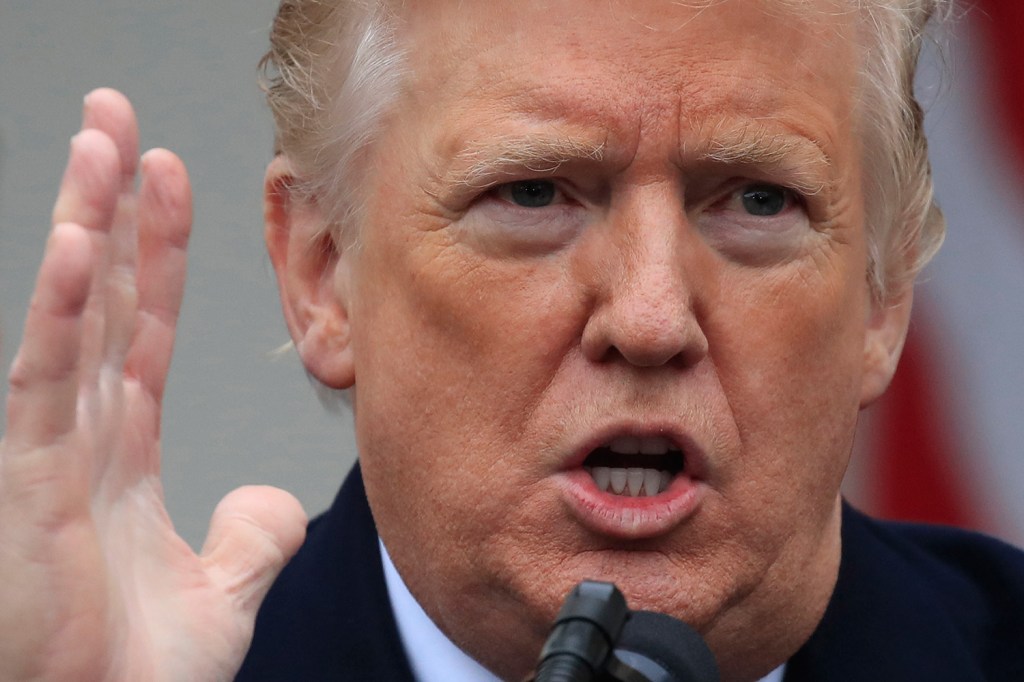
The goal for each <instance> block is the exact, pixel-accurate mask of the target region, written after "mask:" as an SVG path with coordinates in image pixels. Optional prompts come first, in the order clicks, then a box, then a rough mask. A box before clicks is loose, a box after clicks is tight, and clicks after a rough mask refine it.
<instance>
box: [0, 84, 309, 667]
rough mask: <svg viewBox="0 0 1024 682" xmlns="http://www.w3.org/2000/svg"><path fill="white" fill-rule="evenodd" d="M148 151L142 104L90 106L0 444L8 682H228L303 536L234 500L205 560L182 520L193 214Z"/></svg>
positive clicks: (295, 527) (295, 521) (265, 501)
mask: <svg viewBox="0 0 1024 682" xmlns="http://www.w3.org/2000/svg"><path fill="white" fill-rule="evenodd" d="M137 154H138V134H137V127H136V122H135V116H134V114H133V112H132V109H131V106H130V104H129V103H128V101H127V100H126V99H125V98H124V97H123V96H122V95H120V94H119V93H116V92H114V91H112V90H97V91H95V92H93V93H91V94H90V95H89V96H88V97H87V98H86V104H85V111H84V116H83V129H82V131H81V132H80V133H79V134H78V135H76V136H75V138H74V139H73V140H72V144H71V156H70V159H69V161H68V166H67V170H66V171H65V175H64V179H63V182H62V184H61V189H60V195H59V198H58V199H57V203H56V206H55V208H54V214H53V224H54V226H53V231H52V233H51V234H50V237H49V240H48V242H47V245H46V254H45V256H44V258H43V263H42V266H41V268H40V271H39V277H38V280H37V283H36V290H35V293H34V295H33V298H32V302H31V305H30V309H29V312H28V317H27V319H26V323H25V336H24V339H23V341H22V344H21V347H20V349H19V352H18V354H17V357H16V359H15V361H14V364H13V366H12V369H11V375H10V391H9V397H8V404H7V429H6V435H5V438H4V440H3V442H0V680H4V681H5V682H14V681H17V680H54V681H56V680H61V681H68V680H76V681H88V682H92V681H94V680H119V681H120V680H125V681H127V680H131V681H146V682H157V681H161V680H181V681H189V682H206V681H208V680H210V681H212V680H230V679H232V678H233V676H234V674H235V671H236V670H237V668H238V666H239V665H240V663H241V660H242V657H243V656H244V654H245V651H246V649H247V648H248V645H249V641H250V638H251V632H252V624H253V620H254V618H255V615H256V609H257V608H258V606H259V603H260V601H261V600H262V598H263V596H264V594H265V593H266V590H267V589H268V588H269V586H270V583H271V582H272V581H273V579H274V577H276V575H277V573H278V572H279V571H280V569H281V568H282V567H283V565H284V563H285V562H286V561H287V560H288V559H289V558H290V557H291V555H292V554H293V553H294V552H295V550H296V549H297V548H298V546H299V545H300V544H301V542H302V539H303V536H304V527H305V514H304V513H303V512H302V509H301V507H300V506H299V503H298V502H297V501H296V500H295V498H293V497H292V496H290V495H288V494H287V493H285V492H283V491H280V490H276V489H273V488H242V489H240V490H237V491H235V492H234V493H231V494H230V495H229V496H228V497H226V498H225V499H224V501H222V502H221V504H220V505H219V506H218V508H217V510H216V512H215V513H214V518H213V520H212V522H211V526H210V534H209V536H208V538H207V541H206V545H205V546H204V548H203V551H202V553H201V555H196V554H195V553H194V552H192V550H191V549H190V548H189V547H188V546H187V545H186V544H185V542H183V541H182V540H181V539H180V538H179V537H178V536H177V535H176V534H175V532H174V529H173V527H172V525H171V522H170V519H169V518H168V516H167V513H166V511H165V509H164V505H163V495H162V491H161V486H160V440H159V439H160V410H161V402H162V399H163V391H164V386H165V382H166V377H167V371H168V366H169V364H170V360H171V350H172V346H173V341H174V330H175V324H176V322H177V317H178V310H179V306H180V303H181V297H182V290H183V287H184V281H185V247H186V243H187V241H188V233H189V229H190V224H191V200H190V190H189V184H188V178H187V176H186V173H185V168H184V166H183V165H182V163H181V161H180V160H179V159H178V158H177V157H176V156H174V155H173V154H171V153H170V152H168V151H166V150H152V151H150V152H148V153H146V154H145V155H144V156H143V157H142V159H141V164H140V163H139V160H138V158H137ZM140 165H141V176H142V180H141V184H140V187H139V189H138V190H137V191H136V189H135V175H136V170H137V167H138V166H140Z"/></svg>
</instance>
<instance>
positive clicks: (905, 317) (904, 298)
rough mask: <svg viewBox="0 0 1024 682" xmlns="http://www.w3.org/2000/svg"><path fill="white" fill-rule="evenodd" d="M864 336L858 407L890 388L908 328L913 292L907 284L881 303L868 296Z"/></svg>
mask: <svg viewBox="0 0 1024 682" xmlns="http://www.w3.org/2000/svg"><path fill="white" fill-rule="evenodd" d="M871 299H872V300H871V308H870V310H869V314H868V324H867V333H866V334H865V336H864V368H863V369H864V371H863V373H862V374H861V388H860V406H861V408H865V407H867V406H868V405H870V404H871V403H873V402H874V401H875V400H877V399H878V398H879V397H880V396H881V395H882V394H883V393H885V390H886V389H887V388H888V387H889V382H891V381H892V377H893V375H894V374H895V373H896V365H897V363H898V362H899V359H900V354H901V353H902V352H903V342H904V341H906V338H907V329H908V327H909V326H910V310H911V307H912V304H913V300H914V289H913V286H912V285H911V284H907V285H906V286H905V289H904V290H903V291H901V292H899V294H898V295H891V296H887V297H886V300H885V301H880V300H878V299H877V298H875V296H874V295H871Z"/></svg>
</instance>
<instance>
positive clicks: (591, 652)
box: [530, 580, 719, 682]
mask: <svg viewBox="0 0 1024 682" xmlns="http://www.w3.org/2000/svg"><path fill="white" fill-rule="evenodd" d="M530 679H532V680H533V682H719V674H718V664H717V663H716V661H715V657H714V655H713V654H712V653H711V650H710V649H708V646H707V644H705V643H704V640H703V639H702V638H701V636H700V635H699V634H698V633H697V631H696V630H694V629H693V628H691V627H690V626H689V625H687V624H686V623H684V622H682V621H681V620H678V619H676V618H672V617H671V616H667V615H665V614H663V613H656V612H654V611H633V612H631V611H630V610H629V608H628V607H627V606H626V599H625V597H623V596H622V593H621V592H620V591H619V590H618V588H617V587H615V585H613V584H611V583H602V582H595V581H590V580H585V581H583V582H581V583H580V584H579V585H577V586H576V587H575V588H573V591H572V592H571V593H569V596H568V597H566V600H565V603H564V604H563V605H562V609H561V610H560V611H559V612H558V616H557V617H556V618H555V624H554V625H553V626H552V629H551V634H550V635H549V636H548V639H547V641H546V642H545V643H544V648H543V650H542V651H541V654H540V659H539V663H538V666H537V672H536V674H535V675H534V676H533V677H532V678H530Z"/></svg>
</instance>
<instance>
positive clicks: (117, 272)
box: [82, 88, 139, 382]
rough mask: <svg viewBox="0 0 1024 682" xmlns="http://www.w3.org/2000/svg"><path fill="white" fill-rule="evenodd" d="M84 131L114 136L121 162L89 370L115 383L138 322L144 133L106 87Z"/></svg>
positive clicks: (123, 101) (90, 100) (88, 101)
mask: <svg viewBox="0 0 1024 682" xmlns="http://www.w3.org/2000/svg"><path fill="white" fill-rule="evenodd" d="M82 128H83V129H86V130H97V131H99V132H102V133H103V134H105V135H106V136H107V137H108V138H110V140H111V142H112V143H113V144H114V147H115V148H116V149H117V152H118V158H119V161H120V169H121V172H120V178H119V182H118V184H117V200H116V204H115V210H114V215H113V219H112V221H111V226H110V230H109V233H108V239H107V240H106V241H105V242H103V243H102V244H98V245H97V246H98V248H102V249H104V250H105V259H104V267H103V268H101V269H100V270H98V271H97V274H96V278H97V284H96V293H97V296H96V298H95V300H94V302H93V305H92V306H90V308H91V310H92V311H93V313H94V314H92V315H90V316H91V317H95V319H96V325H97V327H102V334H100V332H98V331H97V332H96V334H95V335H94V336H90V337H89V338H90V339H93V338H95V339H96V340H97V345H95V346H94V345H92V344H89V345H87V353H86V357H87V360H88V366H90V367H100V366H102V367H103V368H106V369H107V372H106V376H107V379H108V381H110V382H119V381H120V380H121V369H122V366H123V364H124V360H125V355H126V353H127V351H128V346H129V343H130V342H131V338H132V334H133V330H134V324H135V306H136V288H135V258H136V240H137V236H136V198H135V173H136V170H137V167H138V154H139V132H138V122H137V120H136V117H135V112H134V110H133V109H132V106H131V103H130V102H129V101H128V99H127V98H126V97H125V96H124V95H122V94H121V93H119V92H117V91H116V90H111V89H110V88H100V89H98V90H94V91H92V92H90V93H89V94H88V95H86V97H85V102H84V105H83V111H82Z"/></svg>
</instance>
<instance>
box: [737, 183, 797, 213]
mask: <svg viewBox="0 0 1024 682" xmlns="http://www.w3.org/2000/svg"><path fill="white" fill-rule="evenodd" d="M740 198H741V201H742V202H743V208H744V210H746V211H747V213H749V214H750V215H754V216H764V217H770V216H775V215H778V214H780V213H782V211H783V210H785V208H786V206H787V205H788V203H789V198H790V197H789V192H787V191H786V190H785V189H783V188H782V187H777V186H775V185H751V186H750V187H747V188H745V189H744V190H743V194H742V196H741V197H740Z"/></svg>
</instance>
